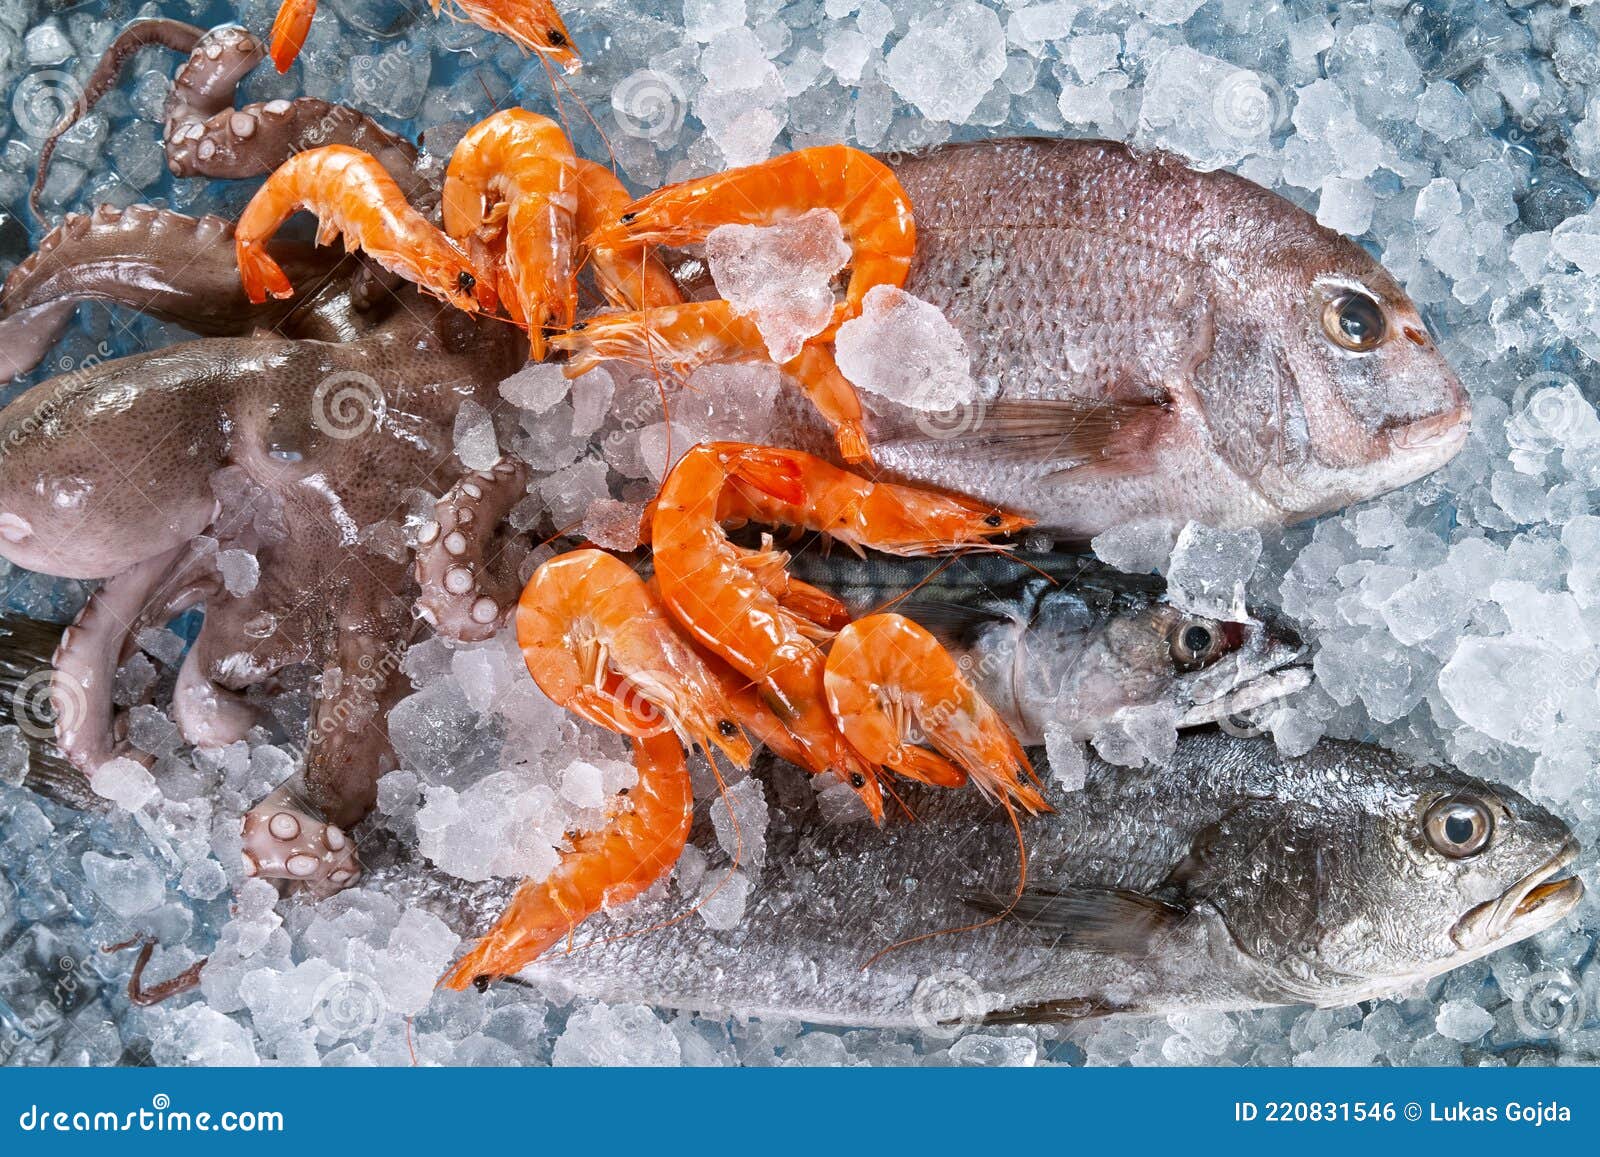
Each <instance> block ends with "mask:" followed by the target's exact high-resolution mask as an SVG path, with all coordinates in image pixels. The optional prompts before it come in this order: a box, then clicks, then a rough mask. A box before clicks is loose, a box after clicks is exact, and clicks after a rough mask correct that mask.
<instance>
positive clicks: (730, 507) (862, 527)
mask: <svg viewBox="0 0 1600 1157" xmlns="http://www.w3.org/2000/svg"><path fill="white" fill-rule="evenodd" d="M772 453H773V454H777V455H782V456H783V458H784V459H785V460H786V461H787V462H788V463H789V464H790V467H791V469H792V471H793V474H794V477H795V478H796V479H797V480H798V483H799V489H798V493H799V494H800V496H801V497H800V498H799V500H798V501H794V502H789V501H785V500H784V499H783V498H781V497H779V496H777V495H774V494H773V493H771V492H770V491H768V490H763V489H762V488H760V487H758V486H751V485H749V484H748V483H745V482H743V481H742V480H741V479H739V478H735V479H734V480H733V484H732V485H731V486H728V487H726V488H725V489H724V490H723V492H722V500H721V502H720V503H719V504H718V507H717V520H718V521H719V522H721V523H723V524H725V525H726V524H729V523H737V522H741V521H749V522H760V523H767V524H771V525H776V526H794V527H800V528H802V529H805V530H815V531H818V532H820V533H822V534H826V535H828V536H829V537H830V538H832V539H834V540H835V541H837V542H841V543H843V544H845V545H846V546H848V547H850V548H851V549H852V550H854V551H855V552H856V553H858V554H859V553H861V550H862V548H863V547H871V548H872V549H874V550H881V551H883V552H884V553H885V554H899V555H931V554H943V553H946V552H949V551H954V550H962V549H968V548H974V547H976V548H979V549H991V550H994V549H1001V548H998V547H994V546H992V545H990V544H988V543H986V541H985V540H987V539H990V538H993V537H995V536H996V535H1002V534H1013V533H1015V532H1016V531H1018V530H1023V529H1025V528H1026V527H1029V526H1031V525H1033V524H1032V522H1031V520H1029V519H1026V518H1023V517H1021V516H1019V515H1015V514H1008V513H1006V512H1005V511H1002V510H996V509H995V508H994V507H992V506H986V505H984V504H983V503H980V502H974V501H973V500H972V499H970V498H963V497H961V496H959V495H954V494H941V493H939V492H938V491H936V490H924V489H922V488H921V487H917V486H902V485H899V484H897V483H893V482H874V481H873V480H872V479H870V478H866V477H863V476H862V475H860V474H856V473H854V472H852V471H849V470H843V469H840V468H839V467H838V466H835V465H833V464H832V463H831V462H827V461H825V460H823V459H821V458H818V457H816V456H815V455H813V454H806V453H804V452H802V451H800V450H774V451H772Z"/></svg>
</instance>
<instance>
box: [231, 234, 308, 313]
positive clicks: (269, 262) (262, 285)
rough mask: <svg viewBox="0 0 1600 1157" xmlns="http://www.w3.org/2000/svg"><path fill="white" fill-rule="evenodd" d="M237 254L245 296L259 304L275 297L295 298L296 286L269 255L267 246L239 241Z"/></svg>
mask: <svg viewBox="0 0 1600 1157" xmlns="http://www.w3.org/2000/svg"><path fill="white" fill-rule="evenodd" d="M234 248H235V253H236V254H237V257H238V261H239V278H240V280H241V281H242V282H243V284H244V292H245V296H247V297H248V298H249V299H250V300H251V301H253V302H256V303H257V304H259V303H261V302H263V301H265V300H267V295H268V294H269V293H270V294H271V295H272V296H273V297H280V298H282V297H293V296H294V286H293V285H291V284H289V276H288V274H286V273H284V271H283V269H282V268H281V267H280V266H279V265H278V263H277V262H276V261H274V260H273V259H272V257H271V256H270V255H269V254H268V253H267V247H266V246H265V245H258V244H252V243H247V242H244V241H238V242H237V243H236V245H235V247H234Z"/></svg>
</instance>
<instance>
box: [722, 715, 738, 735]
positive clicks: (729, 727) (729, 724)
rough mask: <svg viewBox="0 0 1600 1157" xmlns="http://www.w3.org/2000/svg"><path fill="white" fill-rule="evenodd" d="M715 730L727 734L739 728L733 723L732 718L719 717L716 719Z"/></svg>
mask: <svg viewBox="0 0 1600 1157" xmlns="http://www.w3.org/2000/svg"><path fill="white" fill-rule="evenodd" d="M717 730H718V731H720V732H722V734H723V735H724V736H729V735H732V734H733V733H734V732H735V731H738V730H739V729H738V728H737V727H735V726H734V725H733V720H731V719H719V720H717Z"/></svg>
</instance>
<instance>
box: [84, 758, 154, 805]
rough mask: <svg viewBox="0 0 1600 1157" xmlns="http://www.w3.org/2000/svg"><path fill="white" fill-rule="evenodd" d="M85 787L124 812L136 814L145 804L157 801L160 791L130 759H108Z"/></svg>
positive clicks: (151, 778) (146, 771)
mask: <svg viewBox="0 0 1600 1157" xmlns="http://www.w3.org/2000/svg"><path fill="white" fill-rule="evenodd" d="M89 786H90V787H92V788H94V790H95V793H96V794H97V795H101V796H104V797H105V798H106V799H108V800H111V801H112V802H113V803H115V804H116V805H117V806H118V807H120V808H122V809H123V810H124V811H130V812H131V811H138V810H139V809H140V808H142V807H144V806H145V804H148V803H154V802H155V801H156V800H158V799H160V798H161V788H160V787H158V786H157V785H156V777H155V776H153V775H151V774H150V772H149V770H148V769H147V768H146V767H145V766H144V764H142V763H140V762H139V761H138V760H134V759H124V758H117V759H108V760H106V761H105V762H104V763H102V764H101V765H100V766H99V767H98V768H97V769H96V770H95V773H94V775H93V776H91V777H90V779H89Z"/></svg>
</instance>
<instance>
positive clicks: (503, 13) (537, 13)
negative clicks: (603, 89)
mask: <svg viewBox="0 0 1600 1157" xmlns="http://www.w3.org/2000/svg"><path fill="white" fill-rule="evenodd" d="M430 2H431V3H432V5H433V14H434V15H435V16H437V15H438V14H439V9H440V7H441V3H442V0H430ZM456 7H458V8H460V9H461V11H462V12H464V13H466V14H467V17H468V19H470V20H471V21H472V22H473V23H475V24H477V25H478V26H479V27H481V28H487V29H488V30H489V31H490V32H498V33H500V34H501V35H502V36H506V37H508V38H510V39H511V40H512V41H513V42H514V43H515V44H516V45H517V46H518V47H519V48H521V49H522V50H523V51H524V52H536V53H539V54H540V55H541V56H545V57H548V58H549V59H551V60H553V61H555V62H556V63H557V64H559V65H561V66H562V67H563V68H565V69H567V70H569V71H570V70H571V69H573V68H576V67H577V65H578V63H579V60H578V50H577V49H576V48H574V47H573V46H572V37H571V36H570V35H569V34H568V33H567V26H566V25H565V24H563V23H562V22H561V14H560V13H558V12H557V11H556V9H555V5H554V4H551V3H550V0H456ZM316 13H317V0H283V6H282V7H280V8H279V9H278V18H277V19H276V20H274V21H273V22H272V63H273V64H274V65H276V66H277V69H278V71H279V72H288V71H289V66H290V65H291V64H293V63H294V60H295V57H297V56H299V55H300V50H301V49H302V48H304V47H305V43H306V35H307V33H309V32H310V31H311V18H312V17H313V16H315V15H316ZM451 18H452V19H455V15H454V13H452V14H451Z"/></svg>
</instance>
